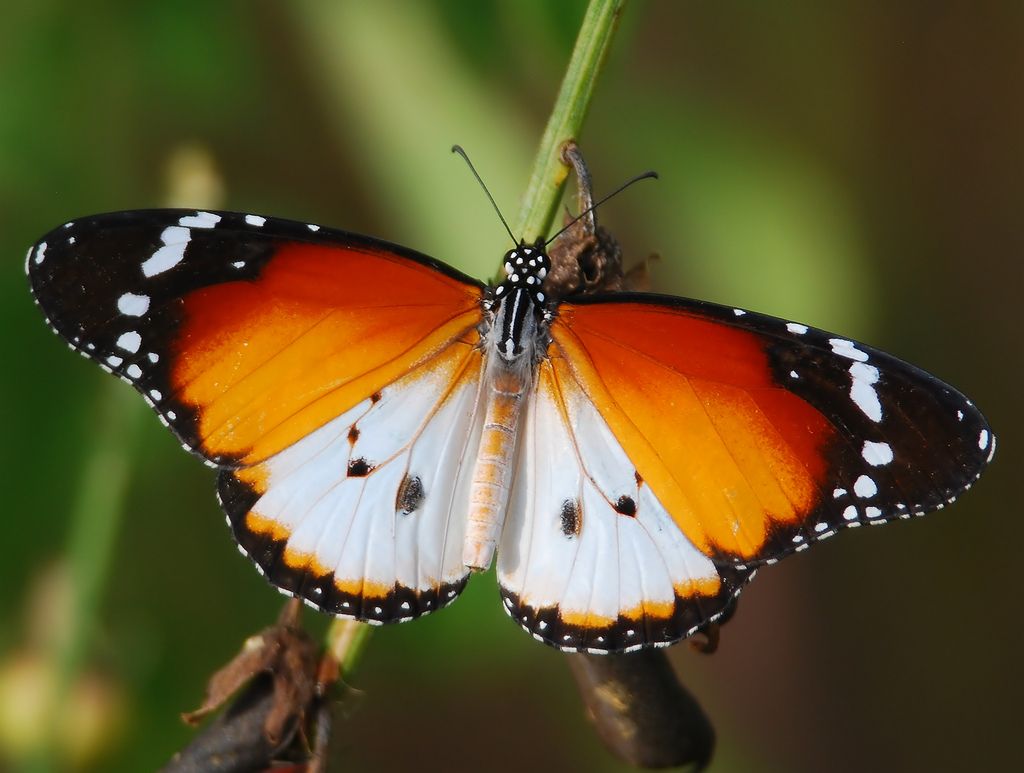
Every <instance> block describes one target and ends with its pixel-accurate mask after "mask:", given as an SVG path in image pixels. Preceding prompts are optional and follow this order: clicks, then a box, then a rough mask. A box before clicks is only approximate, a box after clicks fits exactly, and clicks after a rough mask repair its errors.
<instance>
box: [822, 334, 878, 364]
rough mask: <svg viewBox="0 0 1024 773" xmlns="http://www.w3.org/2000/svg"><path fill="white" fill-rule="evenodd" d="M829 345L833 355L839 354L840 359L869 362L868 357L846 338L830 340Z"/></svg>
mask: <svg viewBox="0 0 1024 773" xmlns="http://www.w3.org/2000/svg"><path fill="white" fill-rule="evenodd" d="M828 343H829V345H830V346H831V347H832V351H833V353H835V354H838V355H839V356H840V357H846V358H847V359H851V360H857V361H858V362H867V359H868V355H867V354H866V353H865V352H862V351H861V350H860V349H858V348H857V345H856V344H854V342H853V341H847V340H846V339H845V338H830V339H828Z"/></svg>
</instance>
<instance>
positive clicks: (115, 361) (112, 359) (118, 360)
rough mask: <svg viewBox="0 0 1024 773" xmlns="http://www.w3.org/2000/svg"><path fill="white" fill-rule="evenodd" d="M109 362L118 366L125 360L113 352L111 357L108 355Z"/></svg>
mask: <svg viewBox="0 0 1024 773" xmlns="http://www.w3.org/2000/svg"><path fill="white" fill-rule="evenodd" d="M107 362H108V363H109V364H110V366H111V367H113V368H116V367H118V366H119V365H120V364H121V363H122V362H124V358H123V357H118V356H117V355H116V354H112V355H110V356H109V357H107Z"/></svg>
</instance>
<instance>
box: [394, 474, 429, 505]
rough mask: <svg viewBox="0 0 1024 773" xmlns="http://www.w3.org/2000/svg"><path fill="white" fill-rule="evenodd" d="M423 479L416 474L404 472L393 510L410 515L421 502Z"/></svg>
mask: <svg viewBox="0 0 1024 773" xmlns="http://www.w3.org/2000/svg"><path fill="white" fill-rule="evenodd" d="M423 497H424V491H423V481H422V480H421V479H420V477H419V476H418V475H409V474H408V473H406V474H405V477H404V478H402V484H401V485H400V486H399V487H398V495H397V496H396V497H395V510H396V511H397V512H399V513H401V514H402V515H412V513H414V512H415V511H416V510H418V509H419V508H420V505H422V504H423Z"/></svg>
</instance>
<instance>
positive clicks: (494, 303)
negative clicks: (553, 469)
mask: <svg viewBox="0 0 1024 773" xmlns="http://www.w3.org/2000/svg"><path fill="white" fill-rule="evenodd" d="M550 267H551V263H550V261H549V259H548V256H547V255H546V254H545V252H544V249H543V245H542V244H541V243H538V244H536V245H535V246H532V247H531V246H528V245H526V244H520V245H519V247H517V248H516V249H513V250H510V251H509V252H508V253H506V255H505V260H504V269H505V276H506V278H505V281H503V282H502V283H501V284H499V285H498V286H497V287H496V288H495V289H494V294H493V296H492V297H491V298H489V299H488V300H487V301H486V302H485V310H486V313H487V322H488V325H487V327H486V328H485V330H484V331H483V339H484V349H485V351H486V357H487V365H486V369H485V372H484V382H483V389H484V392H483V398H484V404H485V415H484V424H483V430H482V432H481V435H480V448H479V452H478V453H477V458H476V464H475V466H474V468H473V479H472V481H473V482H472V488H471V493H470V508H469V519H468V522H467V524H466V537H465V541H464V543H463V563H465V565H466V566H468V567H470V568H472V569H478V570H484V569H486V568H487V567H488V566H489V565H490V563H491V561H492V559H493V557H494V551H495V546H496V545H497V541H498V537H499V536H500V534H501V527H502V524H503V523H504V520H505V510H506V508H507V505H508V497H509V489H510V487H511V483H512V470H513V467H514V460H515V453H516V441H517V427H518V426H519V423H520V422H519V416H520V414H521V413H522V409H523V405H524V404H525V402H526V400H527V398H528V397H529V393H530V390H531V388H532V386H533V382H534V378H535V365H536V363H537V360H538V358H539V357H540V356H542V355H543V353H544V352H545V351H546V348H547V347H546V341H547V327H548V323H549V322H550V321H551V314H550V312H549V311H548V301H547V297H546V295H545V293H544V291H543V290H542V289H541V288H542V285H543V282H544V277H545V276H547V272H548V270H549V268H550Z"/></svg>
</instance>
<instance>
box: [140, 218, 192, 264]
mask: <svg viewBox="0 0 1024 773" xmlns="http://www.w3.org/2000/svg"><path fill="white" fill-rule="evenodd" d="M184 219H185V218H182V220H184ZM191 237H192V232H191V231H190V230H189V229H187V228H182V227H181V226H176V225H172V226H170V227H168V228H165V229H164V230H163V233H162V234H160V240H161V241H162V242H163V243H164V244H163V246H162V247H161V248H160V249H158V250H157V251H156V252H154V253H153V256H152V257H151V258H149V259H148V260H146V261H145V262H144V263H143V264H142V273H143V274H145V275H146V276H148V277H149V276H156V275H157V274H162V273H163V272H164V271H169V270H170V269H172V268H174V267H175V266H176V265H178V264H179V263H181V261H182V260H183V259H184V257H185V248H186V247H188V242H189V239H190V238H191Z"/></svg>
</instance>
